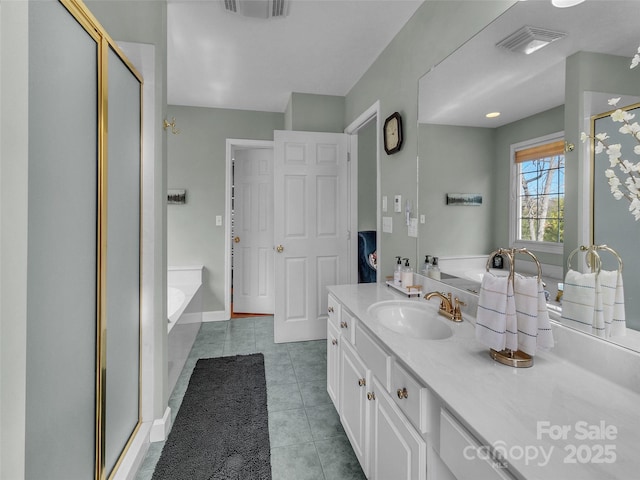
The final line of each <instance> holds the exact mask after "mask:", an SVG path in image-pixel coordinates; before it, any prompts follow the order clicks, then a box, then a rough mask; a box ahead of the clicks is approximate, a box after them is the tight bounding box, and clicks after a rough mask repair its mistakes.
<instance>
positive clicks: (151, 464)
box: [136, 316, 365, 480]
mask: <svg viewBox="0 0 640 480" xmlns="http://www.w3.org/2000/svg"><path fill="white" fill-rule="evenodd" d="M258 352H260V353H262V354H263V355H264V362H265V376H266V381H267V405H268V411H269V436H270V441H271V470H272V476H273V480H289V479H291V480H351V479H364V478H365V476H364V474H363V473H362V470H361V469H360V465H359V463H358V460H357V459H356V457H355V455H354V453H353V450H352V448H351V445H350V443H349V440H347V437H346V435H345V433H344V430H343V429H342V425H341V424H340V419H339V418H338V414H337V413H336V410H335V408H334V407H333V404H332V403H331V400H330V398H329V396H328V395H327V391H326V380H327V371H326V363H327V351H326V341H325V340H318V341H312V342H296V343H287V344H277V343H273V317H270V316H269V317H251V318H238V319H233V320H230V321H226V322H209V323H203V324H202V327H201V328H200V331H199V332H198V335H197V337H196V340H195V343H194V345H193V348H192V349H191V353H190V355H189V358H188V359H187V362H186V364H185V366H184V369H183V370H182V373H181V374H180V377H179V378H178V381H177V383H176V386H175V388H174V390H173V393H172V395H171V397H170V399H169V406H170V407H171V411H172V415H173V418H174V419H175V415H176V414H177V412H178V409H179V408H180V403H181V402H182V397H183V396H184V392H185V391H186V389H187V386H188V384H189V377H190V376H191V372H192V370H193V367H194V365H195V363H196V361H197V360H198V359H199V358H210V357H219V356H227V355H238V354H249V353H258ZM163 446H164V442H156V443H152V444H151V447H150V448H149V451H148V453H147V456H146V457H145V460H144V463H143V464H142V467H141V469H140V471H139V472H138V474H137V476H136V480H150V479H151V476H152V474H153V470H154V468H155V464H156V462H157V461H158V458H159V457H160V453H161V452H162V447H163ZM247 480H249V479H247Z"/></svg>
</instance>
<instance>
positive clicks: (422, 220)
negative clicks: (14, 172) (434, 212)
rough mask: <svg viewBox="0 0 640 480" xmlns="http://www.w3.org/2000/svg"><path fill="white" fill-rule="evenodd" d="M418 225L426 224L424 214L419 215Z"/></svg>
mask: <svg viewBox="0 0 640 480" xmlns="http://www.w3.org/2000/svg"><path fill="white" fill-rule="evenodd" d="M420 223H422V224H423V225H424V224H425V223H427V219H426V218H425V216H424V213H423V214H422V215H420Z"/></svg>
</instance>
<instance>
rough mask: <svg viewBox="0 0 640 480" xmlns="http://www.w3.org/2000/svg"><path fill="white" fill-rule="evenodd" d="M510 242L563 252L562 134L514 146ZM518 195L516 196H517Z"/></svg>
mask: <svg viewBox="0 0 640 480" xmlns="http://www.w3.org/2000/svg"><path fill="white" fill-rule="evenodd" d="M511 151H512V159H513V162H512V169H511V171H512V199H515V202H514V201H512V202H511V221H510V223H511V244H512V245H514V246H516V247H527V248H529V249H531V250H536V251H542V252H549V253H562V242H563V241H564V137H563V134H554V135H551V136H547V137H543V138H539V139H535V140H531V141H529V142H524V143H521V144H517V145H512V147H511ZM514 197H515V198H514Z"/></svg>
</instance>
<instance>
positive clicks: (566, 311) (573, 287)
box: [561, 270, 596, 333]
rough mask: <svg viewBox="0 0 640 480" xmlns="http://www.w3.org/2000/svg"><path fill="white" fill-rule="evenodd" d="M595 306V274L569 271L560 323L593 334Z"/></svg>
mask: <svg viewBox="0 0 640 480" xmlns="http://www.w3.org/2000/svg"><path fill="white" fill-rule="evenodd" d="M595 306H596V274H595V273H580V272H576V271H575V270H569V271H568V272H567V275H566V276H565V279H564V289H563V293H562V317H561V319H562V321H563V322H564V324H565V325H569V326H571V327H574V328H577V329H578V330H582V331H583V332H586V333H593V320H594V316H595Z"/></svg>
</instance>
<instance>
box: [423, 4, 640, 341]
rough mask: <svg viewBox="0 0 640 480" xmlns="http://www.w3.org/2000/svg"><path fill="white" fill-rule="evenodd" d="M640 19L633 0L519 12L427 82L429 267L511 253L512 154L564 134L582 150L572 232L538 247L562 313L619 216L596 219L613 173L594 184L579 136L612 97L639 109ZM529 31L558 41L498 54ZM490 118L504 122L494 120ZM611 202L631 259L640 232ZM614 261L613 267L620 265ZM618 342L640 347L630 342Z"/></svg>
mask: <svg viewBox="0 0 640 480" xmlns="http://www.w3.org/2000/svg"><path fill="white" fill-rule="evenodd" d="M638 18H640V2H636V1H633V0H627V1H606V2H597V1H587V2H583V3H582V4H579V5H577V6H575V7H572V8H556V7H554V6H552V4H551V2H550V1H542V0H541V1H527V2H518V3H516V4H514V6H512V7H511V8H510V9H509V10H507V11H506V12H505V13H504V14H503V15H501V16H500V17H499V18H497V19H496V20H495V21H494V22H492V23H491V24H490V25H488V26H487V27H486V28H485V29H483V30H482V31H481V32H480V33H478V34H477V35H476V36H474V37H473V38H472V39H470V40H469V41H468V42H467V43H465V44H464V45H463V46H462V47H461V48H459V49H458V50H457V51H456V52H454V53H453V54H452V55H450V56H449V57H448V58H446V59H445V60H444V61H442V62H441V63H440V64H438V65H435V66H432V67H431V68H430V69H429V71H428V72H427V73H426V74H425V75H424V76H423V77H422V78H421V79H419V94H418V103H419V105H418V137H419V138H418V156H419V168H418V171H419V214H420V215H424V220H425V221H424V223H422V222H421V223H420V225H419V240H418V252H417V256H418V258H424V255H427V254H428V255H435V256H439V257H441V258H453V257H475V256H481V255H485V256H486V255H488V254H489V253H490V252H492V251H494V250H495V249H497V248H500V247H511V246H512V240H513V237H514V234H513V228H514V227H513V226H512V225H511V224H510V221H509V219H510V216H511V215H513V212H514V207H513V204H514V202H515V200H514V199H515V194H514V193H512V192H511V183H512V177H511V175H512V173H511V163H512V160H511V159H512V146H513V145H517V144H521V143H526V142H527V141H529V140H531V139H534V138H547V137H553V135H554V134H557V133H563V134H564V135H563V137H564V140H566V141H567V142H568V143H569V144H573V145H574V146H575V148H574V149H573V150H571V151H566V153H565V154H564V161H565V165H564V167H565V171H564V174H563V175H564V184H565V186H564V190H563V191H562V192H560V197H562V200H561V202H562V203H560V204H559V205H558V203H557V204H556V206H558V209H559V210H563V211H564V224H563V225H561V226H559V227H557V228H558V229H559V230H560V235H561V236H562V237H563V240H564V242H563V244H561V245H560V246H559V247H556V248H553V247H550V248H544V247H543V248H540V249H538V248H534V247H532V248H530V250H531V251H533V252H534V253H535V255H536V257H537V258H538V259H539V260H540V262H541V263H542V264H543V267H544V270H545V271H546V273H547V275H546V276H547V281H548V284H549V285H548V288H549V290H550V291H551V292H552V295H551V297H552V299H551V303H553V300H554V299H555V297H556V289H555V287H556V285H557V283H558V282H562V280H563V279H564V275H565V273H566V264H567V258H568V256H569V255H570V253H571V252H572V251H573V250H574V248H576V247H578V246H579V245H588V244H591V243H593V242H594V237H595V241H596V242H598V241H602V240H600V238H603V237H602V236H601V235H600V234H598V233H597V232H594V231H593V227H594V225H596V226H597V225H598V224H599V222H598V218H597V217H598V216H603V215H604V216H606V215H608V213H607V212H606V211H603V210H602V208H598V209H595V214H596V216H597V217H596V218H595V221H593V217H592V214H593V212H594V208H593V184H592V177H596V178H597V177H598V176H602V177H604V172H599V171H596V172H595V174H592V158H591V150H590V148H589V145H588V144H582V143H581V142H580V133H581V132H582V131H585V132H589V131H590V128H591V117H592V116H595V115H597V114H599V113H603V112H607V111H610V110H612V108H613V107H611V106H609V105H608V103H607V100H608V99H609V98H611V97H613V96H617V97H622V99H621V100H620V102H619V106H622V105H631V104H634V103H637V102H638V100H639V98H640V68H639V69H635V70H630V69H629V64H630V61H631V58H632V57H633V55H634V54H635V53H636V50H637V48H638V42H639V40H640V39H639V37H638V35H637V32H638V23H637V19H638ZM525 26H528V27H529V29H528V31H527V32H525V33H526V34H527V35H532V36H533V38H532V40H534V41H535V42H537V43H542V42H540V41H539V40H541V39H546V40H549V39H551V40H553V41H551V42H550V43H549V44H548V45H547V46H545V47H544V48H541V49H539V50H537V51H535V52H533V53H530V54H525V53H523V52H516V51H511V50H509V49H507V48H505V47H499V46H497V45H496V44H498V43H499V42H500V41H502V40H504V39H505V38H507V37H509V36H510V35H511V34H513V33H514V32H516V31H518V30H519V29H521V28H522V27H525ZM556 37H558V38H556ZM515 43H518V42H515ZM634 79H635V81H634ZM490 112H500V113H501V114H500V116H498V117H494V118H487V117H486V114H487V113H490ZM561 138H562V137H561ZM605 180H606V179H605ZM605 185H606V181H605ZM452 193H465V194H474V195H475V194H480V195H481V196H482V203H481V204H480V205H475V206H465V207H460V206H451V205H447V195H448V194H452ZM610 203H611V205H610V208H616V209H620V210H622V216H623V217H624V220H623V221H624V222H626V223H625V225H626V227H625V229H624V231H622V229H621V230H620V231H619V232H618V231H616V230H617V229H612V228H610V227H607V236H606V243H607V244H608V245H610V246H612V247H615V246H619V248H620V250H623V251H625V252H628V247H627V246H625V244H626V245H628V242H629V239H631V241H632V242H635V244H637V238H638V236H637V235H639V234H640V223H638V222H635V221H634V219H633V216H631V215H630V214H629V213H628V212H627V205H625V204H623V202H615V201H614V202H610ZM625 215H626V217H625ZM600 224H604V223H603V222H600ZM633 232H635V233H633ZM625 255H626V256H627V258H623V260H624V261H625V269H624V285H625V300H626V310H627V312H626V317H627V327H628V328H631V329H634V330H640V295H639V294H638V293H639V291H640V264H635V263H634V262H635V259H634V258H632V257H633V256H632V255H629V254H628V253H626V254H625ZM606 258H607V257H606V255H605V256H603V262H609V261H611V260H607V259H606ZM576 259H577V260H574V263H575V262H576V261H578V262H580V261H582V259H579V258H578V257H576ZM522 261H523V262H524V261H526V259H524V258H523V259H522ZM609 266H610V265H609V263H606V267H609ZM611 267H613V265H611ZM441 269H442V271H443V272H445V273H446V271H447V269H446V267H443V266H442V265H441ZM444 277H446V275H444ZM443 281H445V282H446V279H445V278H443ZM478 281H479V279H478ZM478 285H479V284H478ZM554 307H559V308H560V309H561V305H560V304H556V305H554ZM632 333H633V334H635V333H636V332H632ZM633 336H635V335H633ZM639 338H640V337H639ZM611 341H614V342H616V343H620V344H623V345H625V344H629V342H628V340H626V339H624V338H621V339H615V338H613V337H612V338H611Z"/></svg>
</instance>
